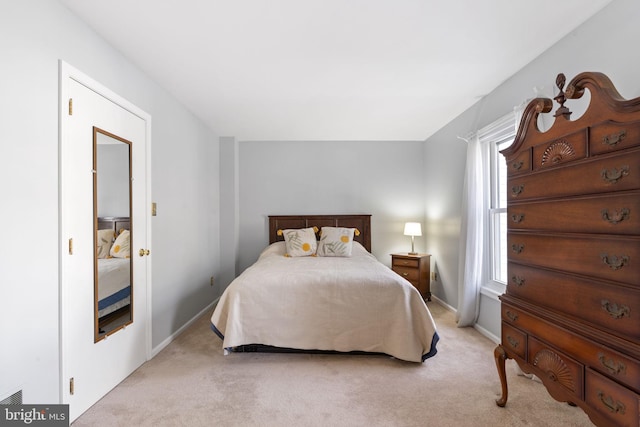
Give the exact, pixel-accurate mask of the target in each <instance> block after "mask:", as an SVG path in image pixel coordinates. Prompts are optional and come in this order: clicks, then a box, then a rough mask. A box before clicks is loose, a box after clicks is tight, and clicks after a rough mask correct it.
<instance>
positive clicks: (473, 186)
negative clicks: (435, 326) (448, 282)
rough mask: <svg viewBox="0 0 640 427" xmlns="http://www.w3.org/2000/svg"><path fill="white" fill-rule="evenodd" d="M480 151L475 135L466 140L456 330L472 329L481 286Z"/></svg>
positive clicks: (482, 196)
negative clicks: (457, 327) (462, 328)
mask: <svg viewBox="0 0 640 427" xmlns="http://www.w3.org/2000/svg"><path fill="white" fill-rule="evenodd" d="M482 151H483V148H482V144H481V143H480V137H479V136H478V134H477V133H476V134H474V135H473V136H472V137H471V138H470V139H469V140H468V141H467V166H466V171H465V177H464V187H463V197H462V223H461V226H460V261H459V264H458V277H459V278H460V281H459V285H458V311H457V313H456V321H457V323H458V326H459V327H464V326H472V325H473V324H474V323H475V322H476V319H477V317H478V304H479V294H480V287H481V286H482V283H483V271H482V270H483V256H484V246H485V244H484V233H485V224H486V220H485V216H486V212H487V206H486V203H487V196H486V194H485V192H486V188H487V186H486V185H485V179H487V178H486V175H487V174H486V173H485V171H484V165H483V164H484V162H483V158H482V157H483V154H482Z"/></svg>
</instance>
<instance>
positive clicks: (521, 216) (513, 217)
mask: <svg viewBox="0 0 640 427" xmlns="http://www.w3.org/2000/svg"><path fill="white" fill-rule="evenodd" d="M511 221H513V222H515V223H516V224H519V223H521V222H522V221H524V214H523V213H518V214H513V215H511Z"/></svg>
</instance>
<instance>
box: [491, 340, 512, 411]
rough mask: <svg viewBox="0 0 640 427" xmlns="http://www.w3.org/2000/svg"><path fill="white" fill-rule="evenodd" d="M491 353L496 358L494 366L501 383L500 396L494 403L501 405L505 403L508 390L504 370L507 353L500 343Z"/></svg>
mask: <svg viewBox="0 0 640 427" xmlns="http://www.w3.org/2000/svg"><path fill="white" fill-rule="evenodd" d="M493 355H494V357H495V359H496V368H498V376H499V377H500V384H502V397H500V399H496V405H498V406H500V407H503V406H504V405H506V404H507V398H508V395H509V392H508V390H507V372H506V371H505V366H504V365H505V361H506V360H507V358H508V356H507V353H506V352H505V351H504V348H502V345H501V344H500V345H498V346H497V347H496V349H495V350H494V351H493Z"/></svg>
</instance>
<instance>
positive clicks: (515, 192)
mask: <svg viewBox="0 0 640 427" xmlns="http://www.w3.org/2000/svg"><path fill="white" fill-rule="evenodd" d="M523 191H524V184H520V185H514V186H513V187H511V195H512V196H513V197H518V196H519V195H520V194H521V193H522V192H523Z"/></svg>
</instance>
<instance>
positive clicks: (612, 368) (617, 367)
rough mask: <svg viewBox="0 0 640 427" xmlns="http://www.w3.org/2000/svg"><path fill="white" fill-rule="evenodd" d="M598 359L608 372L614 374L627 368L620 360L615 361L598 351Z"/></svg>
mask: <svg viewBox="0 0 640 427" xmlns="http://www.w3.org/2000/svg"><path fill="white" fill-rule="evenodd" d="M598 360H600V363H601V364H602V366H603V367H605V368H606V369H607V370H608V371H609V372H611V373H612V374H614V375H618V374H621V373H624V372H625V371H626V370H627V367H626V366H625V365H624V363H622V362H618V363H616V362H615V360H613V359H609V360H607V358H606V357H605V355H604V353H598Z"/></svg>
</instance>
